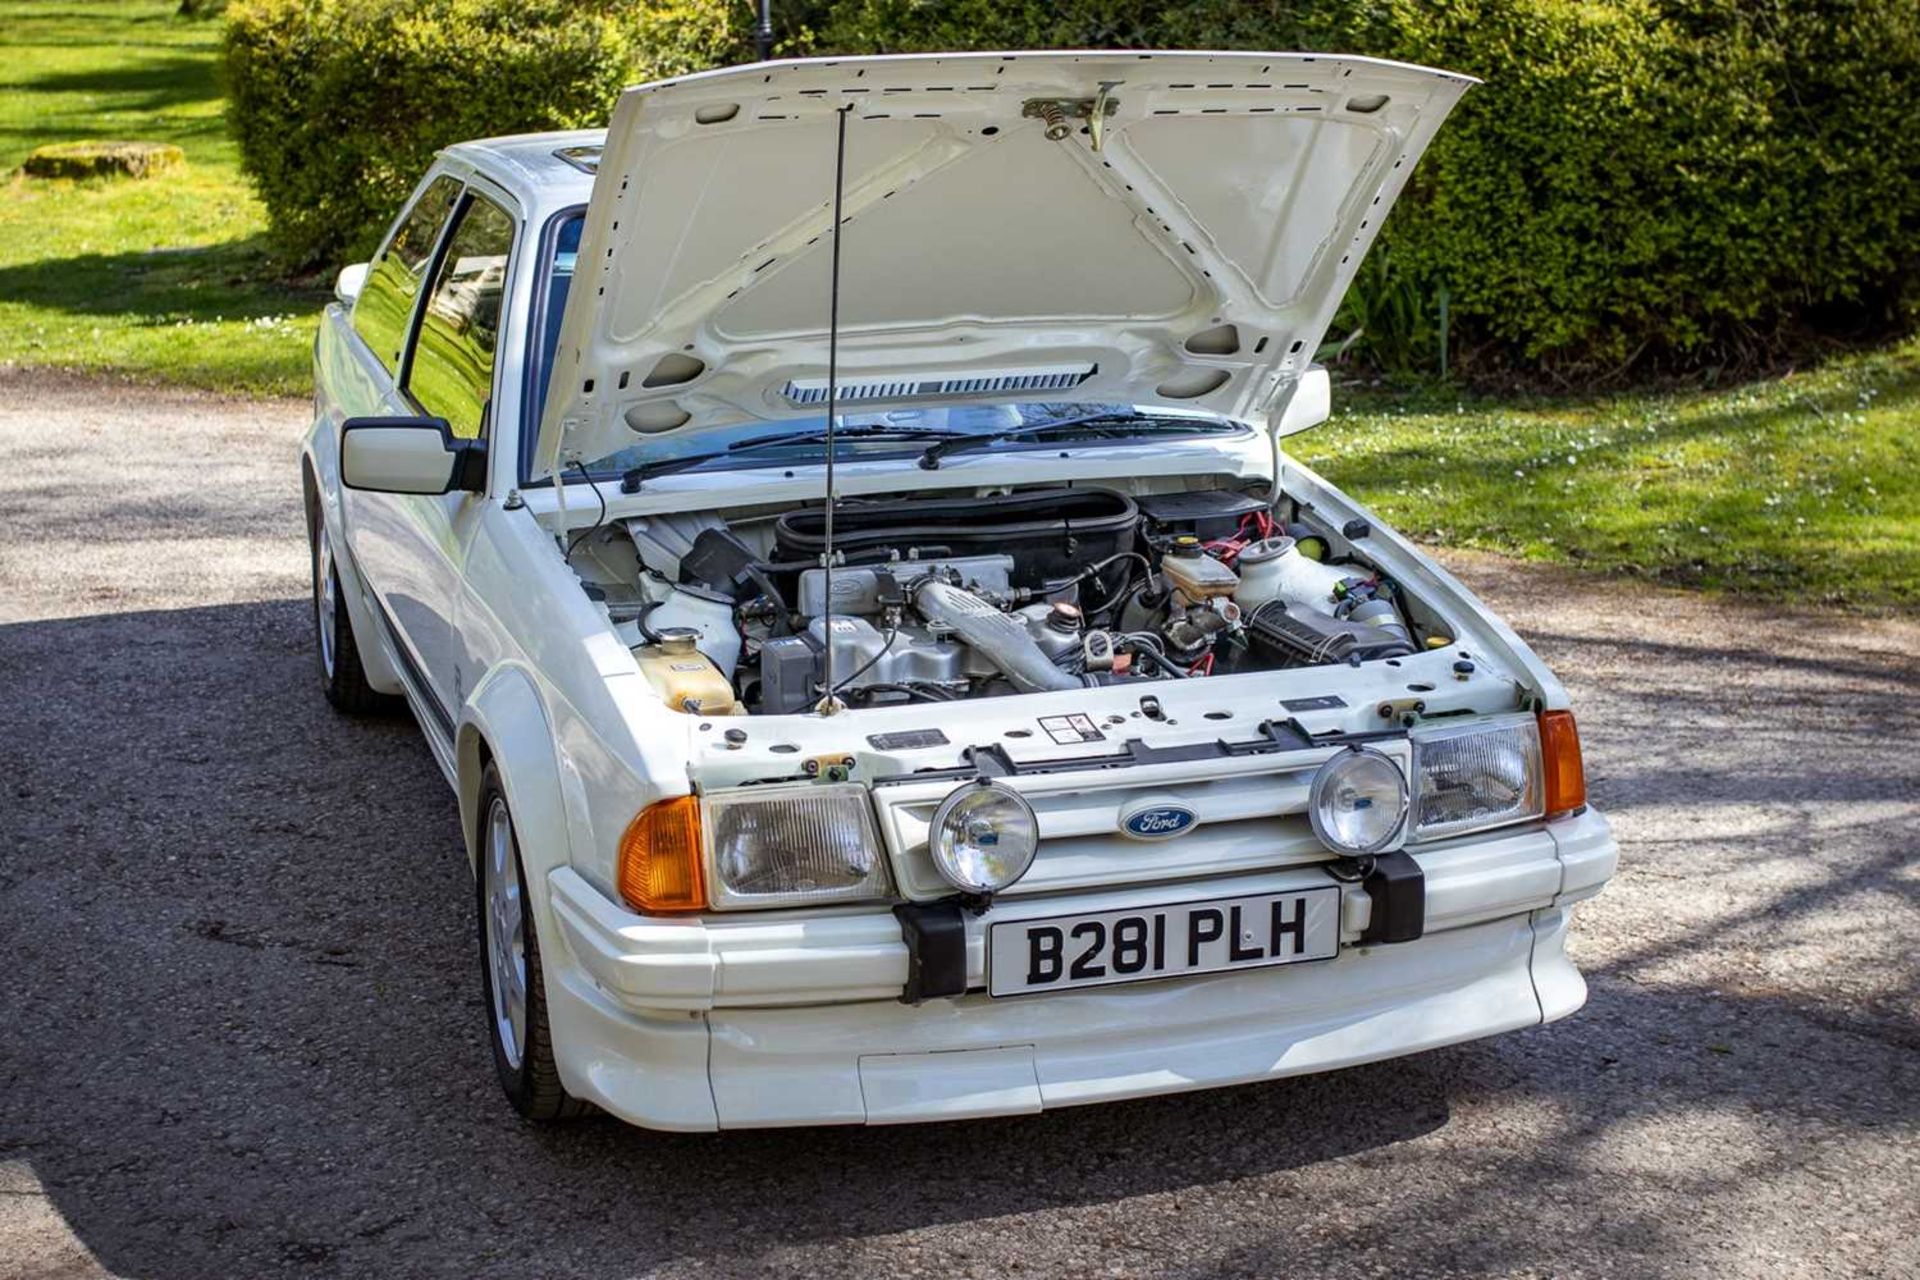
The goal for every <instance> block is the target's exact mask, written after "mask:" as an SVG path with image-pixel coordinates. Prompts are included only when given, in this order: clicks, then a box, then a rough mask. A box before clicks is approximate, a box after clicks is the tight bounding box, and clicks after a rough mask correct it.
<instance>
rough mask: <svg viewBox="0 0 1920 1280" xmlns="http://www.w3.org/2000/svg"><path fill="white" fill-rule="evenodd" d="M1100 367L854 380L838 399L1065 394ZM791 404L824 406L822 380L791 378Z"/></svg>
mask: <svg viewBox="0 0 1920 1280" xmlns="http://www.w3.org/2000/svg"><path fill="white" fill-rule="evenodd" d="M1098 368H1099V366H1097V365H1091V364H1077V365H1056V366H1054V367H1052V368H1047V369H1007V370H1002V371H1000V372H996V373H976V374H970V375H968V376H966V377H916V376H913V375H908V376H907V377H904V378H855V379H850V380H842V381H841V383H840V386H839V391H838V393H837V394H838V396H839V398H840V399H841V400H845V401H860V400H907V399H912V398H915V397H923V396H966V395H975V396H985V395H1004V394H1005V393H1007V392H1009V391H1065V390H1067V389H1069V388H1071V387H1077V386H1079V385H1080V384H1081V383H1083V382H1085V381H1086V380H1087V379H1088V378H1091V377H1092V376H1093V375H1094V374H1095V373H1096V372H1097V371H1098ZM781 394H783V395H785V396H786V398H787V399H788V400H789V401H791V402H792V403H793V404H796V405H801V406H806V405H816V404H825V403H826V402H827V380H826V379H825V378H794V379H791V380H789V381H788V383H787V385H786V386H785V387H784V388H782V389H781Z"/></svg>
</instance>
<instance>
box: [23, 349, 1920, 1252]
mask: <svg viewBox="0 0 1920 1280" xmlns="http://www.w3.org/2000/svg"><path fill="white" fill-rule="evenodd" d="M0 406H4V407H0V955H4V956H6V957H7V960H8V966H7V975H6V976H7V981H6V982H5V983H4V984H0V1275H4V1276H6V1277H14V1276H32V1277H50V1276H67V1275H91V1274H96V1273H98V1272H99V1271H100V1270H102V1269H104V1270H106V1271H109V1272H112V1273H114V1274H117V1275H122V1276H128V1277H205V1276H236V1277H238V1276H255V1275H265V1274H296V1273H297V1274H314V1275H366V1276H441V1275H444V1276H450V1277H456V1276H457V1277H469V1276H481V1275H514V1276H523V1275H540V1276H576V1275H577V1276H596V1277H599V1276H629V1275H639V1274H655V1275H687V1276H692V1275H696V1274H698V1275H712V1274H763V1273H776V1272H779V1273H785V1272H805V1273H808V1274H819V1273H824V1274H848V1275H852V1274H860V1275H866V1274H875V1273H890V1274H896V1273H897V1274H914V1273H920V1272H925V1273H927V1274H931V1275H937V1276H970V1275H1008V1274H1014V1273H1018V1274H1028V1275H1037V1276H1054V1275H1136V1274H1139V1275H1145V1274H1152V1275H1171V1276H1189V1275H1192V1276H1199V1275H1223V1274H1232V1275H1239V1274H1247V1275H1288V1276H1307V1275H1313V1274H1337V1275H1368V1276H1371V1275H1408V1274H1415V1273H1418V1274H1423V1275H1437V1274H1461V1275H1468V1274H1472V1275H1480V1274H1488V1273H1493V1274H1521V1275H1546V1274H1551V1275H1559V1276H1606V1277H1617V1276H1640V1275H1648V1276H1651V1275H1687V1276H1692V1275H1698V1276H1715V1277H1720V1276H1780V1275H1847V1276H1858V1275H1886V1276H1914V1275H1916V1274H1920V1141H1916V1135H1917V1134H1920V856H1916V855H1917V852H1920V834H1916V833H1920V756H1917V755H1916V745H1915V741H1914V726H1915V716H1914V709H1915V705H1916V700H1917V699H1920V627H1916V626H1915V625H1913V624H1911V623H1899V622H1861V621H1855V620H1853V619H1850V618H1848V617H1845V616H1842V615H1836V614H1831V613H1809V614H1805V615H1787V614H1783V613H1782V612H1780V611H1779V610H1775V609H1767V610H1761V609H1756V608H1749V607H1744V606H1742V605H1740V604H1739V603H1738V602H1710V601H1705V600H1701V599H1697V598H1693V597H1689V596H1683V595H1676V594H1667V593H1661V592H1655V591H1651V590H1647V589H1642V588H1638V587H1633V586H1624V585H1614V584H1594V583H1590V582H1583V581H1581V580H1578V579H1575V578H1572V577H1569V576H1566V575H1562V574H1558V573H1555V572H1552V571H1543V570H1540V569H1536V568H1530V567H1519V566H1514V565H1509V564H1506V563H1504V562H1500V561H1496V560H1491V559H1478V558H1475V559H1462V558H1457V557H1455V558H1452V559H1453V563H1455V564H1456V566H1457V567H1458V568H1459V570H1460V571H1461V572H1462V573H1463V574H1464V575H1465V576H1466V577H1467V578H1468V579H1469V580H1470V581H1471V582H1473V583H1474V584H1475V585H1476V587H1478V588H1479V589H1480V590H1481V591H1483V593H1484V594H1485V595H1486V596H1487V597H1488V598H1489V599H1490V600H1491V601H1492V602H1493V603H1494V604H1495V605H1496V606H1498V607H1499V608H1501V609H1502V610H1503V611H1504V612H1505V613H1506V615H1507V616H1508V617H1509V618H1510V619H1512V620H1513V621H1514V622H1515V623H1516V624H1517V625H1518V626H1519V628H1520V630H1521V631H1522V632H1523V633H1525V634H1526V635H1527V636H1529V638H1530V639H1531V640H1532V641H1533V642H1534V643H1535V644H1536V645H1537V646H1538V647H1539V648H1540V650H1541V651H1542V653H1543V654H1544V655H1545V656H1546V658H1547V659H1548V660H1549V661H1551V662H1552V663H1553V664H1554V665H1555V666H1556V667H1557V669H1558V670H1559V671H1560V672H1561V673H1562V675H1563V676H1565V677H1566V679H1567V681H1568V683H1569V684H1570V685H1571V686H1572V687H1573V690H1574V693H1575V697H1576V701H1577V706H1578V707H1579V709H1580V716H1581V725H1582V728H1583V730H1584V733H1585V737H1586V743H1587V758H1588V767H1589V777H1590V780H1591V786H1592V791H1593V793H1594V797H1595V800H1596V802H1597V803H1598V804H1599V805H1600V806H1601V807H1603V808H1604V809H1606V810H1607V811H1608V812H1609V813H1611V814H1612V815H1613V817H1614V820H1615V823H1616V824H1617V829H1618V831H1619V834H1620V837H1621V844H1622V853H1623V867H1622V871H1621V875H1620V877H1619V879H1618V880H1616V881H1615V882H1614V885H1613V887H1612V889H1611V890H1610V891H1609V892H1608V893H1607V894H1606V895H1605V896H1604V897H1602V898H1600V899H1599V900H1598V901H1597V902H1595V903H1592V904H1590V905H1589V906H1587V907H1585V908H1583V909H1582V918H1581V921H1580V928H1579V931H1578V933H1577V936H1576V939H1575V958H1576V959H1577V960H1578V961H1579V963H1580V964H1581V966H1582V967H1583V968H1584V969H1585V970H1586V971H1587V974H1588V975H1589V978H1590V979H1591V981H1592V1000H1591V1003H1590V1004H1589V1005H1588V1007H1587V1009H1586V1010H1585V1011H1584V1012H1583V1013H1581V1014H1579V1015H1577V1016H1575V1017H1574V1018H1571V1019H1569V1020H1567V1021H1565V1022H1561V1023H1558V1024H1556V1025H1554V1026H1552V1027H1549V1028H1545V1029H1541V1030H1536V1031H1530V1032H1523V1033H1520V1034H1516V1035H1510V1036H1507V1037H1504V1038H1502V1039H1497V1040H1492V1041H1486V1042H1482V1043H1479V1044H1473V1045H1467V1046H1463V1047H1459V1048H1454V1049H1448V1050H1443V1051H1440V1052H1436V1053H1431V1054H1427V1055H1425V1056H1422V1057H1417V1058H1412V1059H1404V1060H1401V1061H1398V1062H1389V1063H1384V1064H1380V1065H1377V1066H1371V1067H1365V1068H1360V1069H1356V1070H1352V1071H1345V1072H1340V1073H1337V1074H1333V1075H1324V1076H1317V1077H1307V1078H1303V1079H1295V1080H1287V1081H1282V1082H1277V1083H1273V1084H1267V1085H1258V1086H1250V1087H1246V1088H1239V1089H1231V1090H1227V1091H1224V1092H1213V1093H1206V1094H1199V1095H1193V1096H1188V1097H1178V1098H1168V1099H1160V1100H1153V1101H1146V1102H1137V1103H1127V1104H1121V1105H1114V1106H1107V1107H1101V1108H1094V1109H1080V1110H1069V1111H1063V1112H1056V1113H1052V1114H1048V1115H1044V1116H1040V1117H1035V1118H1030V1119H1019V1120H1005V1121H985V1122H972V1123H963V1124H952V1125H944V1126H938V1127H922V1128H911V1129H877V1130H868V1131H858V1130H816V1131H805V1132H774V1133H748V1134H736V1135H728V1136H721V1137H670V1136H662V1135H655V1134H647V1133H642V1132H639V1131H636V1130H631V1129H627V1128H625V1127H623V1126H621V1125H619V1124H617V1123H614V1122H612V1121H607V1120H595V1121H588V1122H585V1123H582V1124H579V1125H576V1126H573V1127H569V1128H563V1129H558V1130H546V1131H542V1130H535V1129H531V1128H527V1127H524V1126H523V1125H522V1124H520V1123H519V1122H518V1121H517V1120H516V1119H515V1118H514V1117H513V1115H512V1113H511V1112H510V1111H509V1110H508V1108H507V1107H506V1105H505V1103H504V1102H503V1101H502V1100H501V1099H500V1098H499V1097H498V1096H497V1087H496V1086H495V1084H494V1081H493V1077H492V1068H491V1066H490V1064H489V1062H488V1058H487V1049H486V1045H485V1043H484V1041H483V1040H482V1038H481V1032H482V1027H481V1021H482V1020H481V1015H480V1009H479V1000H478V991H479V983H478V972H477V967H476V965H477V961H476V951H475V945H474V942H473V907H472V893H471V889H470V887H469V881H468V877H467V871H466V867H465V865H464V861H463V859H462V858H461V856H460V853H459V848H458V836H457V819H456V816H455V813H454V807H453V803H452V800H451V798H450V796H449V795H448V792H447V790H446V788H445V786H444V784H443V783H442V782H441V780H440V778H439V776H438V775H437V773H436V771H435V769H434V766H433V764H432V763H431V761H430V760H429V759H428V755H427V751H426V748H425V746H424V745H423V743H422V742H421V740H420V738H419V736H418V734H417V733H416V731H415V729H414V727H413V725H412V723H411V722H410V721H408V720H406V719H404V718H402V719H397V720H387V721H373V722H352V721H345V720H341V719H339V718H337V717H335V716H333V715H332V714H330V713H329V712H328V710H327V709H326V707H325V705H324V704H323V702H322V701H321V697H320V692H319V689H318V688H317V686H316V684H315V678H314V671H313V660H312V657H311V655H310V652H309V640H308V621H307V608H306V604H305V602H304V593H305V591H306V562H305V552H304V543H303V535H302V532H301V528H300V522H299V515H298V508H297V485H296V481H295V476H296V473H295V470H294V459H295V453H294V450H295V440H296V436H297V434H298V428H299V423H300V420H301V417H302V414H303V406H302V405H300V404H298V403H291V402H288V403H275V404H265V405H257V404H243V403H233V402H226V401H221V400H217V399H210V398H198V397H192V396H187V395H182V394H179V393H171V392H159V391H153V390H148V389H141V388H134V387H123V386H118V385H114V384H109V383H104V382H98V381H89V382H80V381H65V380H61V379H57V378H49V377H47V376H45V375H38V376H35V377H32V378H29V377H27V376H26V375H22V374H19V373H13V374H7V373H4V372H0ZM1622 500H1625V501H1630V500H1631V497H1630V495H1623V498H1622Z"/></svg>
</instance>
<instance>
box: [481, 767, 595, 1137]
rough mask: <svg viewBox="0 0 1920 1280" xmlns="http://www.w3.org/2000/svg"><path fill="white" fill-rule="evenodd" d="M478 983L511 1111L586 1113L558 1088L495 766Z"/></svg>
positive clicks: (484, 807) (484, 786)
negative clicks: (483, 998)
mask: <svg viewBox="0 0 1920 1280" xmlns="http://www.w3.org/2000/svg"><path fill="white" fill-rule="evenodd" d="M475 879H476V882H477V887H478V890H479V895H480V960H481V964H480V980H481V988H482V995H484V996H485V1000H484V1001H483V1004H484V1006H485V1008H486V1014H487V1032H488V1034H487V1039H488V1041H489V1043H491V1044H492V1046H493V1067H494V1071H495V1073H496V1074H498V1075H499V1077H500V1087H501V1088H502V1089H503V1090H505V1091H506V1095H507V1101H509V1102H511V1103H512V1104H513V1108H514V1110H516V1111H518V1112H519V1113H520V1114H521V1115H523V1116H525V1117H526V1118H527V1119H529V1120H563V1119H567V1118H569V1117H572V1116H577V1115H582V1114H584V1113H585V1112H587V1111H588V1110H589V1109H590V1108H589V1107H588V1106H587V1104H586V1103H583V1102H581V1101H579V1100H578V1099H576V1098H574V1097H573V1096H571V1095H570V1094H568V1092H567V1091H566V1089H565V1088H564V1087H563V1086H562V1085H561V1083H560V1070H559V1067H558V1065H557V1064H556V1063H555V1062H554V1057H553V1034H552V1031H551V1030H550V1029H549V1027H548V1025H547V994H546V988H545V986H544V985H543V984H542V982H541V970H540V939H539V935H538V933H537V932H536V930H535V928H534V922H533V910H532V903H531V902H530V901H529V900H528V898H527V881H526V875H525V873H524V872H523V871H522V869H521V866H520V842H519V839H518V838H517V837H516V836H515V834H514V828H513V812H512V810H510V809H509V808H508V807H507V796H506V792H505V791H503V790H502V789H501V787H500V773H499V771H498V770H497V769H495V768H494V766H493V765H492V764H489V765H487V769H486V772H485V773H484V774H482V775H481V778H480V861H479V875H478V876H477V877H476V878H475Z"/></svg>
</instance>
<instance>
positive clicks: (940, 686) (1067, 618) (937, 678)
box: [603, 488, 1433, 715]
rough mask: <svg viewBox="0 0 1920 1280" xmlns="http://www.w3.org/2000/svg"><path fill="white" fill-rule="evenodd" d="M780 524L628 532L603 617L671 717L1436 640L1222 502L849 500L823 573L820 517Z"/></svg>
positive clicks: (1383, 583) (1243, 507) (1313, 543)
mask: <svg viewBox="0 0 1920 1280" xmlns="http://www.w3.org/2000/svg"><path fill="white" fill-rule="evenodd" d="M1299 514H1301V513H1295V515H1296V516H1297V515H1299ZM772 524H773V527H772V529H771V531H770V532H771V536H770V537H769V536H768V531H766V530H764V529H760V530H756V532H757V534H758V544H759V545H757V546H756V542H755V540H753V539H750V537H749V536H747V535H745V534H743V533H742V532H740V531H739V530H736V529H735V528H733V527H730V526H729V525H728V524H727V523H726V522H724V521H722V520H720V519H719V517H717V516H713V515H678V516H665V517H643V518H635V519H632V520H629V521H627V522H626V532H627V533H628V535H629V537H630V538H631V540H632V542H633V545H634V548H635V550H636V552H637V555H638V558H639V561H640V571H639V574H638V576H637V579H635V581H636V583H637V586H638V589H639V595H638V597H637V598H635V599H631V600H617V599H614V598H613V596H612V594H611V593H607V592H604V591H603V598H606V599H607V602H608V609H609V613H610V614H611V615H613V616H614V618H615V621H616V623H620V624H624V625H628V626H631V628H632V630H633V633H634V634H633V635H632V637H631V639H632V642H633V643H634V651H635V654H636V657H637V658H638V659H639V660H640V663H641V669H642V670H643V671H644V672H646V673H647V675H648V678H649V679H650V680H652V681H653V683H654V684H655V686H656V687H657V688H659V689H660V690H661V692H662V695H663V696H664V697H666V698H667V700H668V701H669V703H671V704H673V705H676V706H679V707H681V708H682V709H685V710H698V711H701V712H703V713H706V714H727V713H730V712H735V713H737V712H742V711H745V712H753V713H758V714H774V715H778V714H790V713H795V712H803V711H807V710H810V709H812V708H813V707H814V706H816V705H817V704H818V703H819V702H820V700H821V699H822V698H823V697H824V696H825V695H826V694H827V693H828V692H829V690H828V688H827V680H828V678H829V672H831V679H832V682H833V687H832V689H831V692H832V693H833V694H834V695H835V696H837V697H839V698H840V699H841V700H842V701H844V702H846V703H847V704H848V705H850V706H856V707H858V706H877V705H886V704H891V703H898V702H910V701H912V702H937V701H949V700H954V699H962V698H972V697H983V696H993V695H997V694H1013V693H1034V692H1042V691H1046V690H1063V689H1075V688H1081V687H1085V686H1090V685H1103V684H1113V683H1118V682H1131V681H1148V680H1162V679H1194V678H1202V677H1205V676H1209V675H1215V674H1225V673H1229V672H1238V671H1248V670H1260V669H1265V668H1273V667H1285V666H1304V665H1313V664H1322V663H1359V662H1369V661H1375V660H1380V659H1386V658H1393V657H1398V656H1403V655H1406V654H1410V653H1412V652H1414V650H1415V648H1416V645H1417V643H1420V642H1421V641H1422V640H1430V639H1431V638H1432V637H1433V631H1432V629H1431V628H1421V627H1419V626H1418V625H1417V624H1416V622H1415V616H1414V612H1413V611H1412V610H1410V608H1409V605H1411V603H1412V602H1410V601H1408V600H1406V599H1404V598H1403V597H1402V595H1401V593H1400V591H1399V589H1398V587H1397V586H1396V585H1395V584H1394V583H1393V582H1392V581H1391V580H1389V579H1387V578H1384V577H1382V576H1381V575H1380V574H1379V573H1378V572H1377V571H1376V570H1375V569H1373V568H1372V567H1371V566H1369V565H1367V564H1366V563H1365V562H1363V561H1361V560H1359V559H1356V558H1353V557H1352V556H1351V555H1349V556H1348V557H1347V558H1345V559H1344V560H1342V561H1341V562H1338V563H1335V562H1333V559H1334V554H1333V553H1334V548H1335V547H1336V546H1337V545H1339V543H1340V541H1341V540H1339V539H1336V538H1334V537H1333V536H1332V535H1331V534H1329V533H1326V532H1322V531H1318V530H1316V529H1315V528H1314V527H1313V526H1311V525H1308V524H1304V523H1299V522H1297V521H1296V522H1293V523H1288V524H1283V523H1282V522H1281V521H1280V520H1279V518H1278V517H1277V514H1276V512H1275V510H1274V509H1273V508H1271V507H1270V506H1269V505H1268V504H1267V503H1266V502H1265V501H1263V500H1261V499H1258V498H1254V497H1250V496H1248V495H1245V494H1239V493H1233V492H1228V491H1205V492H1190V491H1183V492H1176V493H1170V494H1159V495H1148V496H1144V497H1141V498H1138V499H1137V500H1136V499H1135V498H1132V497H1129V496H1127V495H1125V494H1121V493H1117V492H1113V491H1110V490H1101V489H1082V488H1073V489H1041V490H1033V491H1026V492H1020V493H1015V494H1008V495H999V496H994V497H986V498H981V497H965V498H954V497H950V496H946V497H942V496H933V497H929V498H924V499H913V500H889V501H884V502H867V503H854V502H849V503H845V504H843V505H842V506H841V507H840V508H839V509H838V510H837V512H836V530H835V533H836V536H835V540H834V545H835V557H836V558H835V563H834V567H833V570H832V572H831V573H829V572H828V571H827V569H826V568H825V567H824V565H823V564H822V559H821V557H822V555H823V553H824V550H825V529H824V519H823V518H822V513H821V512H820V511H819V510H818V509H813V508H809V509H803V510H800V511H791V512H786V513H783V514H780V515H779V516H777V517H776V518H774V519H773V522H772ZM1417 635H1418V636H1419V639H1417V638H1416V637H1417ZM829 656H830V660H829Z"/></svg>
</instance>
